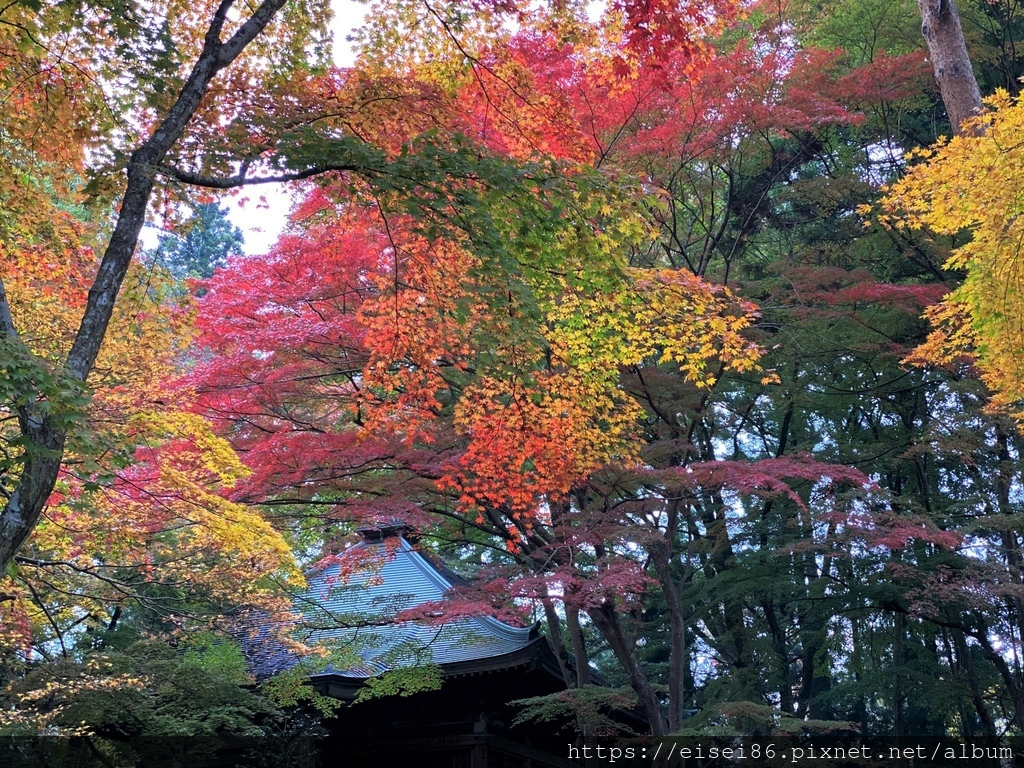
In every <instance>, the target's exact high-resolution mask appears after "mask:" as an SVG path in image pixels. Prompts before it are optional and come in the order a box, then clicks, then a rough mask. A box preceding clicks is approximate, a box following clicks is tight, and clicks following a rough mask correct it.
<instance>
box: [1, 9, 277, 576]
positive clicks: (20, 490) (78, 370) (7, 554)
mask: <svg viewBox="0 0 1024 768" xmlns="http://www.w3.org/2000/svg"><path fill="white" fill-rule="evenodd" d="M234 1H235V0H222V2H221V3H220V6H219V7H218V8H217V11H216V13H215V14H214V16H213V18H212V19H211V21H210V26H209V29H208V30H207V33H206V38H205V41H204V44H203V50H202V52H201V53H200V54H199V58H198V59H197V60H196V63H195V65H194V66H193V67H192V72H191V73H190V74H189V77H188V80H187V81H186V82H185V85H184V87H183V88H182V89H181V93H179V94H178V98H177V100H176V101H175V103H174V105H173V106H172V107H171V108H170V110H169V111H168V112H167V115H166V116H165V117H164V119H163V120H162V121H161V122H160V123H159V124H158V125H157V127H156V129H155V130H154V131H153V133H152V134H151V135H150V137H149V138H148V139H147V140H146V141H145V142H144V143H143V144H142V145H141V146H140V147H139V148H138V149H136V150H135V152H133V153H132V156H131V161H130V162H129V164H128V174H127V175H128V183H127V186H126V188H125V192H124V196H123V197H122V198H121V206H120V209H119V211H118V218H117V224H116V225H115V227H114V232H113V234H112V235H111V237H110V242H109V243H108V244H107V248H106V250H105V251H104V253H103V259H102V261H101V262H100V268H99V271H98V273H97V274H96V279H95V280H94V281H93V284H92V287H91V288H90V289H89V298H88V301H87V302H86V307H85V313H84V314H83V316H82V322H81V325H80V326H79V329H78V333H77V334H76V335H75V340H74V343H73V344H72V346H71V351H70V353H68V358H67V360H66V361H65V364H64V367H65V370H66V373H67V375H68V376H70V377H71V378H72V379H74V380H76V381H78V382H81V383H84V382H85V380H86V378H87V377H88V376H89V372H90V371H91V370H92V367H93V365H94V364H95V362H96V356H97V355H98V354H99V350H100V346H101V345H102V344H103V337H104V336H105V335H106V332H107V326H108V325H109V324H110V318H111V315H112V314H113V311H114V303H115V302H116V301H117V295H118V293H119V292H120V290H121V283H122V282H123V281H124V277H125V275H126V274H127V272H128V266H129V264H130V263H131V260H132V256H133V255H134V253H135V247H136V245H137V244H138V241H139V233H140V232H141V231H142V226H143V224H144V223H145V220H146V209H147V207H148V205H149V198H150V195H151V194H152V192H153V186H154V183H155V176H156V174H157V172H158V169H159V166H160V164H161V163H162V162H163V161H164V158H165V157H166V156H167V153H168V152H169V151H170V149H171V147H173V146H174V144H175V143H176V142H177V141H178V139H179V138H180V137H181V135H182V133H184V131H185V128H186V126H187V125H188V123H189V121H190V120H191V119H192V116H193V115H194V114H195V111H196V109H197V108H198V107H199V104H200V102H201V101H202V99H203V96H204V95H205V94H206V92H207V90H208V88H209V85H210V83H211V81H212V80H213V78H214V77H215V76H216V74H217V73H218V72H220V71H221V70H222V69H224V68H225V67H226V66H228V65H229V64H231V62H233V61H234V60H235V59H236V58H238V55H239V54H240V53H241V52H242V51H243V50H244V49H245V47H246V46H247V45H248V44H249V43H251V42H252V41H253V40H254V39H255V38H256V37H257V36H258V35H260V34H261V33H262V32H263V30H264V29H265V28H266V26H267V24H269V23H270V21H271V19H273V17H274V15H275V14H276V13H277V12H278V11H279V10H280V9H281V7H282V6H283V5H284V4H285V2H287V0H265V1H264V2H263V3H262V4H261V5H260V6H259V7H258V8H257V9H256V10H255V11H254V12H253V14H252V16H250V17H249V18H248V20H246V21H245V22H244V23H243V24H242V25H241V26H240V27H238V29H237V30H236V31H235V33H234V34H233V35H232V36H231V37H230V38H229V39H228V40H227V41H226V42H224V41H222V40H221V37H220V36H221V32H222V30H223V28H224V22H225V21H226V19H227V14H228V11H229V10H230V9H231V7H232V5H234ZM0 335H2V336H3V337H4V340H6V341H7V342H8V343H11V344H14V345H18V346H20V347H21V349H22V350H24V345H23V343H22V341H21V339H20V337H19V336H18V332H17V329H16V328H15V326H14V322H13V319H12V318H11V313H10V307H9V305H8V302H7V297H6V294H5V293H4V291H3V287H2V285H0ZM26 354H27V352H26ZM25 395H26V397H25V400H26V401H27V403H28V405H24V406H22V407H20V408H19V409H18V410H19V414H18V420H19V425H20V429H21V433H22V435H23V436H24V438H25V440H26V445H25V463H24V466H23V467H22V473H21V475H20V477H19V478H18V484H17V485H16V486H15V488H14V491H13V492H12V493H11V496H10V498H9V499H8V500H7V502H6V503H5V504H4V506H3V508H2V509H0V574H3V573H5V572H6V570H7V568H8V566H9V565H10V563H11V562H12V561H13V560H14V555H15V553H16V552H17V551H18V549H20V548H21V546H22V545H23V544H24V543H25V541H26V540H27V539H28V537H29V535H30V534H31V533H32V530H33V529H34V528H35V527H36V524H37V523H38V522H39V516H40V515H41V514H42V511H43V507H44V506H45V505H46V501H47V499H48V498H49V496H50V494H51V493H52V492H53V487H54V484H55V483H56V482H57V475H58V473H59V471H60V465H61V460H62V458H63V454H64V443H65V440H66V437H67V435H66V432H65V428H64V427H63V426H61V425H60V424H59V422H56V421H54V419H53V418H52V417H51V416H48V415H44V413H43V412H42V411H40V410H39V409H38V407H37V406H36V405H35V402H36V399H37V395H38V393H36V392H26V393H25Z"/></svg>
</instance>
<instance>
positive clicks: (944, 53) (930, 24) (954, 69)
mask: <svg viewBox="0 0 1024 768" xmlns="http://www.w3.org/2000/svg"><path fill="white" fill-rule="evenodd" d="M917 5H918V7H919V8H920V9H921V22H922V23H921V32H922V33H923V34H924V39H925V41H927V43H928V52H929V55H930V58H931V60H932V68H933V69H934V71H935V80H936V81H937V82H938V84H939V92H940V93H941V94H942V102H943V104H945V105H946V113H947V114H948V115H949V121H950V123H951V124H952V126H953V132H954V133H957V134H959V133H963V122H964V120H966V119H967V118H969V117H973V116H974V115H976V114H978V113H979V112H981V91H980V90H979V88H978V81H977V79H976V78H975V77H974V68H973V67H972V66H971V60H970V58H969V57H968V56H967V44H966V43H965V42H964V32H963V28H962V27H961V26H960V14H959V13H958V12H957V9H956V3H954V2H953V0H917Z"/></svg>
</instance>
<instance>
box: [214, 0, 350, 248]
mask: <svg viewBox="0 0 1024 768" xmlns="http://www.w3.org/2000/svg"><path fill="white" fill-rule="evenodd" d="M331 7H332V8H334V63H335V64H337V65H338V66H341V67H346V66H350V65H351V64H352V61H353V54H352V50H351V48H349V45H348V43H347V42H345V38H346V37H348V35H349V34H350V33H351V31H352V30H353V29H356V28H357V27H359V26H360V25H361V24H362V23H363V17H364V16H365V14H366V11H367V10H368V8H369V6H368V5H366V4H364V3H357V2H354V0H331ZM261 195H262V196H263V197H265V198H266V201H267V203H266V205H265V206H264V205H263V204H262V203H259V202H258V200H259V198H260V196H261ZM236 197H248V198H249V202H248V203H247V204H246V205H245V207H239V206H238V205H237V204H234V203H229V204H230V205H231V213H230V215H229V216H230V218H231V221H232V222H234V224H235V225H236V226H237V227H239V228H240V229H241V230H242V233H243V234H244V235H245V252H246V253H247V254H250V255H252V254H257V253H266V252H267V250H269V248H270V246H271V245H273V243H274V240H276V239H277V236H278V234H279V233H280V232H281V230H282V229H284V225H285V221H286V220H287V217H288V211H289V209H290V208H291V200H290V198H289V196H288V194H287V193H286V192H285V190H284V186H283V185H280V184H275V185H272V186H265V187H259V188H252V189H247V190H243V191H241V192H240V193H239V194H238V195H237V196H236Z"/></svg>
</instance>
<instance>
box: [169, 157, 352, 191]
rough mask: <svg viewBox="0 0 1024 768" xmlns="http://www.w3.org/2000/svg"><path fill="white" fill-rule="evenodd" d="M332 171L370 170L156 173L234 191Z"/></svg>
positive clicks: (347, 166)
mask: <svg viewBox="0 0 1024 768" xmlns="http://www.w3.org/2000/svg"><path fill="white" fill-rule="evenodd" d="M332 171H338V172H340V171H361V172H364V173H366V172H369V171H371V169H368V168H363V167H361V166H358V165H352V164H349V163H332V164H328V165H323V166H317V167H315V168H307V169H306V170H304V171H295V172H293V173H280V174H277V175H275V176H246V175H245V171H244V170H243V172H242V173H239V174H236V175H234V176H203V175H202V174H199V173H193V172H191V171H182V170H179V169H178V168H172V167H170V166H167V165H161V166H159V167H158V168H157V169H156V172H157V173H159V174H161V175H162V176H167V177H168V178H171V179H174V180H175V181H180V182H181V183H182V184H189V185H191V186H193V187H206V188H207V189H234V188H236V187H248V186H254V185H256V184H281V183H285V182H289V181H302V180H303V179H309V178H312V177H313V176H320V175H322V174H324V173H330V172H332Z"/></svg>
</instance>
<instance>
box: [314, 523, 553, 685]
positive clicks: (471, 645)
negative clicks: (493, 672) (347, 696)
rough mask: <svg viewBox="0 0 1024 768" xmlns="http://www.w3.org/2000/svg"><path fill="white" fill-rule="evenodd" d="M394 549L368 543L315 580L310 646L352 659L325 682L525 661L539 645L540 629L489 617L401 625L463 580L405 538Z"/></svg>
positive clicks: (340, 664) (396, 541)
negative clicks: (409, 612) (406, 614)
mask: <svg viewBox="0 0 1024 768" xmlns="http://www.w3.org/2000/svg"><path fill="white" fill-rule="evenodd" d="M391 542H392V543H391V545H390V546H388V545H386V544H385V543H384V542H383V541H380V540H378V541H364V542H363V543H361V544H358V545H356V546H354V547H352V548H351V549H349V550H347V551H346V552H344V553H343V554H342V555H341V556H340V557H339V558H338V560H337V562H334V563H332V564H331V565H329V566H328V567H326V568H324V569H322V570H319V571H316V572H314V573H312V574H308V575H307V583H308V588H307V590H306V593H305V595H304V596H303V597H302V599H301V600H300V601H299V602H298V605H297V607H298V610H299V611H301V613H302V615H303V617H304V622H303V623H304V625H305V626H306V627H307V632H308V639H309V640H310V641H314V642H326V643H327V644H328V645H329V646H330V647H334V648H337V649H341V650H342V651H346V652H347V654H346V655H344V656H342V657H341V659H342V660H340V661H339V662H336V663H335V665H334V666H333V667H332V668H329V669H327V670H326V671H325V672H323V673H322V674H323V675H333V676H341V677H348V678H366V677H370V676H373V675H376V674H380V673H381V672H384V671H387V670H389V669H394V668H397V667H409V666H423V665H425V664H431V663H433V664H438V665H442V666H444V665H449V666H450V665H459V666H463V664H464V663H467V662H470V663H471V662H475V661H481V660H491V659H496V657H505V656H508V657H510V658H511V657H513V656H518V655H519V653H518V652H520V651H523V650H524V649H526V648H527V647H528V646H530V645H533V644H535V643H536V641H537V640H538V637H539V635H538V632H537V628H536V627H522V628H521V627H513V626H511V625H509V624H506V623H504V622H501V621H498V620H497V619H495V618H492V617H489V616H474V617H468V618H459V619H456V620H453V621H452V622H450V623H447V624H444V625H441V626H433V625H425V624H416V623H409V622H406V623H400V624H399V623H395V622H394V616H395V614H396V613H397V612H398V611H401V610H405V609H408V608H412V607H414V606H418V605H422V604H424V603H430V602H434V601H440V600H442V599H443V598H444V596H445V594H446V593H447V592H448V590H450V589H451V588H452V587H453V586H455V585H456V584H457V583H460V582H462V580H461V579H460V578H459V577H458V576H456V575H455V574H453V573H452V572H451V571H449V570H447V569H446V568H444V567H443V566H440V565H438V564H436V563H434V562H433V561H432V560H430V559H428V558H427V557H425V556H424V555H423V554H421V553H420V552H418V551H417V550H416V549H415V548H414V547H413V546H412V545H410V544H409V542H408V541H406V540H405V539H404V538H401V537H399V538H397V539H391ZM343 570H344V571H345V572H346V574H348V575H347V576H346V577H343V576H341V575H340V574H341V573H342V571H343ZM462 583H464V582H462Z"/></svg>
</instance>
